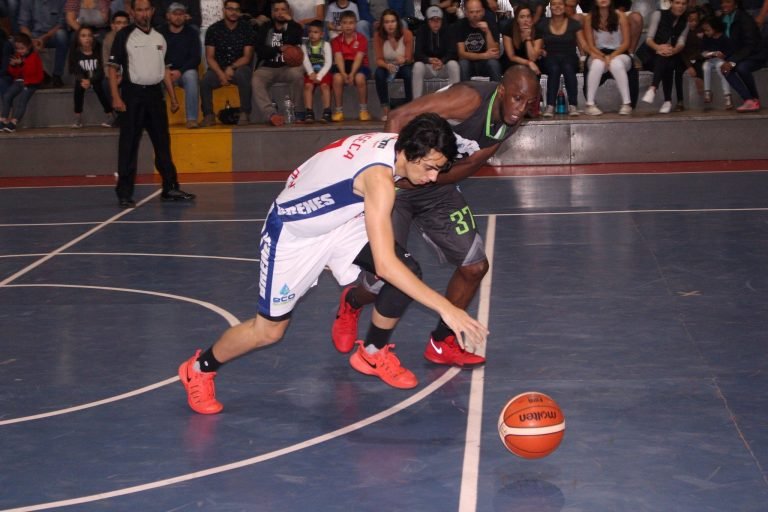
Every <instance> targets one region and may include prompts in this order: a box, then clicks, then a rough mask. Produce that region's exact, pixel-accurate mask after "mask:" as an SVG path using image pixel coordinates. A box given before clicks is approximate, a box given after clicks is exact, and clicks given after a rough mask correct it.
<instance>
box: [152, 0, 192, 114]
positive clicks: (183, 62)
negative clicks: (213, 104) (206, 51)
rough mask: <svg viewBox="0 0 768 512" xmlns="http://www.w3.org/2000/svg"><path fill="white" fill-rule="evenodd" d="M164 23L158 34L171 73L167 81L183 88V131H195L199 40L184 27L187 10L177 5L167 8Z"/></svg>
mask: <svg viewBox="0 0 768 512" xmlns="http://www.w3.org/2000/svg"><path fill="white" fill-rule="evenodd" d="M166 19H167V20H168V24H167V25H165V26H164V27H162V28H161V29H160V33H161V34H162V35H163V37H165V41H166V42H167V43H168V51H167V52H166V53H165V61H166V62H167V63H168V67H169V68H170V70H171V81H172V82H173V84H174V85H179V86H181V88H182V89H184V111H185V114H186V118H187V128H197V127H198V124H197V105H198V101H199V99H200V95H199V93H198V89H197V82H198V75H197V67H198V66H199V65H200V47H199V46H198V45H197V42H198V38H199V37H200V36H199V34H198V32H197V30H195V29H194V27H192V26H191V25H188V24H187V7H186V6H185V5H184V4H182V3H179V2H173V3H172V4H171V5H169V6H168V12H167V13H166Z"/></svg>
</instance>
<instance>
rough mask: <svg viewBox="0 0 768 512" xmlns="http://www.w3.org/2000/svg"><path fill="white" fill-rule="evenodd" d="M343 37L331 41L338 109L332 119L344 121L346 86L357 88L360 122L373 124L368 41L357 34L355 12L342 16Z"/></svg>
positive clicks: (339, 36)
mask: <svg viewBox="0 0 768 512" xmlns="http://www.w3.org/2000/svg"><path fill="white" fill-rule="evenodd" d="M339 24H340V25H341V34H339V35H338V36H336V38H335V39H334V40H333V41H331V48H332V49H333V61H334V64H335V71H334V74H333V96H334V99H335V100H336V108H335V110H334V112H333V115H332V116H331V119H332V120H333V121H336V122H340V121H343V120H344V86H345V85H354V86H355V88H356V89H357V99H358V101H359V103H360V120H361V121H370V120H371V114H369V113H368V83H367V80H368V77H369V76H370V74H371V70H370V68H369V67H368V40H367V39H366V38H365V36H364V35H363V34H361V33H359V32H358V31H357V30H356V25H357V16H355V13H354V12H351V11H346V12H343V13H341V18H340V19H339Z"/></svg>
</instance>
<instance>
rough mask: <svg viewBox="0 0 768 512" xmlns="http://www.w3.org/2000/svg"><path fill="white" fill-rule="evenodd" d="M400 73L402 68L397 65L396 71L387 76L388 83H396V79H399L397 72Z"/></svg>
mask: <svg viewBox="0 0 768 512" xmlns="http://www.w3.org/2000/svg"><path fill="white" fill-rule="evenodd" d="M398 71H400V66H398V65H397V64H395V70H394V71H392V72H390V73H389V76H387V81H388V82H394V81H395V78H396V77H397V72H398Z"/></svg>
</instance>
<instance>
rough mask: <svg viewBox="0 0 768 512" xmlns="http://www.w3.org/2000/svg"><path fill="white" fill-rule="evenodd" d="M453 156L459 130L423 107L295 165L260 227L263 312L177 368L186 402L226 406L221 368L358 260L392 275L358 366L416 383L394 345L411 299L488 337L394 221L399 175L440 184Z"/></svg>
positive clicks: (479, 338)
mask: <svg viewBox="0 0 768 512" xmlns="http://www.w3.org/2000/svg"><path fill="white" fill-rule="evenodd" d="M456 155H457V147H456V138H455V136H454V134H453V131H452V130H451V126H450V125H449V124H448V122H447V121H445V120H444V119H443V118H441V117H439V116H438V115H436V114H422V115H420V116H417V117H416V118H414V119H413V120H412V121H411V122H409V123H408V124H407V125H406V126H405V127H404V128H403V129H402V131H401V132H400V134H399V136H398V135H397V134H394V133H367V134H362V135H357V136H351V137H348V138H346V139H342V140H340V141H337V142H335V143H333V144H331V145H329V146H327V147H326V148H324V149H322V150H321V151H320V152H318V153H317V154H316V155H315V156H313V157H312V158H310V159H309V160H308V161H307V162H305V163H304V164H302V165H301V166H300V167H299V168H298V169H296V170H295V171H294V172H293V173H292V174H291V176H290V177H289V178H288V182H287V184H286V187H285V189H284V190H283V191H282V192H281V193H280V195H278V197H277V199H276V200H275V202H274V203H273V204H272V207H271V208H270V211H269V214H268V216H267V219H266V222H265V224H264V227H263V229H262V237H261V243H260V250H261V269H260V270H261V271H260V279H259V301H258V304H259V306H258V314H257V315H256V316H255V317H254V318H252V319H250V320H247V321H245V322H243V323H242V324H240V325H237V326H235V327H232V328H230V329H228V330H227V331H226V332H224V334H223V335H222V336H221V338H219V340H218V341H217V342H216V343H215V344H214V345H213V346H212V347H211V348H209V349H208V350H206V351H205V352H202V353H201V351H200V350H198V351H197V353H196V354H195V355H194V356H192V357H191V358H190V359H189V360H187V361H185V362H184V363H182V364H181V366H180V367H179V377H180V378H181V382H182V383H183V384H184V387H185V389H186V390H187V398H188V400H187V401H188V403H189V406H190V407H191V408H192V409H193V410H194V411H196V412H198V413H200V414H216V413H218V412H220V411H221V410H222V408H223V406H222V404H221V403H220V402H219V401H218V400H216V394H215V389H214V383H213V378H214V376H215V375H216V371H217V370H218V368H219V367H220V366H221V365H222V364H224V363H226V362H228V361H231V360H232V359H234V358H236V357H239V356H241V355H244V354H246V353H248V352H250V351H252V350H254V349H256V348H259V347H264V346H266V345H270V344H272V343H275V342H277V341H279V340H280V339H281V338H282V337H283V334H284V333H285V330H286V328H287V327H288V323H289V321H290V316H291V312H292V311H293V308H294V306H295V305H296V302H297V301H298V300H299V299H300V298H301V296H302V295H304V294H305V293H306V292H307V291H308V290H309V289H310V288H311V287H312V286H314V285H315V284H316V283H317V279H318V277H319V276H320V274H321V272H322V271H323V269H324V268H325V267H326V266H327V267H328V268H330V269H331V271H332V272H333V275H334V277H335V278H336V280H337V281H338V282H339V283H340V284H347V283H350V282H352V281H353V280H354V279H355V278H356V277H357V275H358V274H359V272H360V268H364V269H366V270H368V271H369V272H373V273H375V274H376V275H378V276H379V277H381V278H382V279H383V280H384V281H385V283H386V285H385V286H384V287H383V288H382V290H381V292H380V293H379V295H378V297H377V299H376V305H375V309H374V312H373V314H372V317H371V326H370V329H369V331H368V335H367V336H366V339H365V341H362V340H361V341H358V342H357V344H358V349H357V351H356V352H354V353H353V355H352V357H351V358H350V364H351V365H352V367H353V368H355V369H356V370H357V371H359V372H361V373H364V374H367V375H375V376H378V377H379V378H381V379H382V380H383V381H384V382H386V383H387V384H389V385H391V386H393V387H397V388H401V389H408V388H412V387H415V386H416V385H417V384H418V381H417V379H416V376H415V375H414V374H413V373H412V372H411V371H409V370H407V369H405V368H403V367H402V366H401V364H400V361H399V359H398V358H397V356H396V355H395V354H394V352H393V351H392V345H390V344H389V337H390V335H391V332H392V329H394V327H395V325H396V324H397V321H398V320H399V318H400V316H401V315H402V313H403V312H404V311H405V308H406V307H407V306H408V304H409V303H410V300H411V299H415V300H417V301H418V302H420V303H421V304H423V305H424V306H426V307H428V308H430V309H432V310H434V311H436V312H437V313H438V314H439V315H440V317H441V318H442V319H443V320H444V321H445V323H446V324H448V325H449V326H450V328H451V329H453V331H454V332H456V333H462V334H463V335H464V336H466V339H467V342H468V343H471V344H472V345H479V344H481V343H483V342H484V340H485V337H486V335H487V329H486V328H485V326H483V325H482V324H480V323H479V322H478V321H477V320H475V319H473V318H471V317H470V316H469V315H468V314H467V313H466V312H464V310H463V309H461V308H458V307H456V306H454V305H452V304H451V303H450V302H449V301H448V300H447V299H446V298H445V297H443V296H442V295H441V294H439V293H437V292H436V291H434V290H432V289H431V288H429V287H428V286H427V285H425V284H424V283H423V282H422V281H421V280H420V279H419V275H420V270H419V266H418V264H417V263H416V262H415V261H414V260H413V258H412V257H411V256H410V255H409V254H408V253H406V252H405V250H404V249H403V248H402V247H400V246H397V245H396V244H395V238H394V234H393V229H392V221H391V215H392V207H393V205H394V202H395V187H394V181H396V180H400V179H406V180H408V181H409V182H411V183H412V184H413V185H416V186H419V185H425V184H427V183H431V182H434V181H436V180H437V176H438V173H440V172H442V171H447V170H448V169H449V168H450V166H451V164H452V162H453V160H454V159H455V158H456ZM363 212H365V214H364V215H363Z"/></svg>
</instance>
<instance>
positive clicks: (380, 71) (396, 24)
mask: <svg viewBox="0 0 768 512" xmlns="http://www.w3.org/2000/svg"><path fill="white" fill-rule="evenodd" d="M373 43H374V50H375V54H376V72H375V74H374V77H375V79H376V94H377V95H378V96H379V103H380V104H381V111H382V119H383V120H385V121H386V119H387V115H388V114H389V108H390V99H389V82H391V81H392V80H394V79H395V78H401V79H402V80H403V82H404V85H405V102H406V103H408V102H409V101H411V99H413V85H412V82H413V80H412V77H413V33H412V32H411V31H410V30H408V29H407V28H403V24H402V23H401V22H400V16H399V15H398V14H397V11H395V10H394V9H387V10H385V11H384V14H382V15H381V22H380V23H379V26H378V28H377V29H376V32H375V35H374V36H373Z"/></svg>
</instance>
